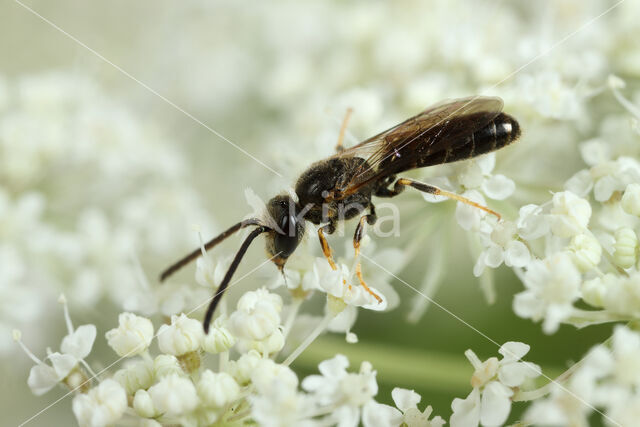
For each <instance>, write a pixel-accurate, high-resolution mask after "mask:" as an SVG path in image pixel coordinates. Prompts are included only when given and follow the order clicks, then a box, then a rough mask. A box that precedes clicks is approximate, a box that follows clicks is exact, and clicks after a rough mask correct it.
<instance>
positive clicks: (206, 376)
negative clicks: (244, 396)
mask: <svg viewBox="0 0 640 427" xmlns="http://www.w3.org/2000/svg"><path fill="white" fill-rule="evenodd" d="M197 390H198V396H199V397H200V399H201V400H202V402H203V403H204V404H205V405H207V406H213V407H216V408H222V407H224V406H227V405H228V404H230V403H232V402H233V401H235V400H236V399H237V398H238V397H239V396H240V386H239V385H238V383H237V382H236V380H234V379H233V377H232V376H231V375H229V374H227V373H226V372H221V373H219V374H217V373H214V372H212V371H210V370H209V369H207V370H206V371H204V372H203V373H202V375H201V376H200V381H198V386H197Z"/></svg>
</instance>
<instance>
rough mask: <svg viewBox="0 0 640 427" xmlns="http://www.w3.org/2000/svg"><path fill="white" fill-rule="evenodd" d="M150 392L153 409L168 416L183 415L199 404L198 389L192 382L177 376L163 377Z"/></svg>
mask: <svg viewBox="0 0 640 427" xmlns="http://www.w3.org/2000/svg"><path fill="white" fill-rule="evenodd" d="M148 391H149V396H151V400H152V401H153V407H154V408H156V410H157V411H158V412H160V413H163V414H166V415H181V414H184V413H186V412H189V411H192V410H193V409H195V408H196V407H197V406H198V404H199V400H198V394H197V392H196V387H195V386H194V385H193V383H192V382H191V380H190V379H189V378H185V377H181V376H179V375H176V374H172V375H168V376H166V377H163V378H162V379H161V380H160V381H158V383H157V384H155V385H153V386H151V387H150V388H149V390H148Z"/></svg>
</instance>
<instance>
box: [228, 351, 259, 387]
mask: <svg viewBox="0 0 640 427" xmlns="http://www.w3.org/2000/svg"><path fill="white" fill-rule="evenodd" d="M260 360H262V358H261V357H260V353H258V352H257V351H255V350H250V351H249V352H248V353H245V354H243V355H242V356H240V358H239V359H238V360H236V361H232V362H230V366H229V372H230V373H231V375H233V377H234V378H235V379H236V381H238V384H240V385H247V384H248V383H249V381H250V380H251V375H252V374H253V371H254V369H256V367H257V366H258V363H259V362H260Z"/></svg>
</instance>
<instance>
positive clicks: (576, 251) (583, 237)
mask: <svg viewBox="0 0 640 427" xmlns="http://www.w3.org/2000/svg"><path fill="white" fill-rule="evenodd" d="M569 251H570V253H571V256H572V258H573V261H574V263H575V264H576V267H578V269H579V270H580V271H582V272H585V271H589V270H591V269H593V268H595V267H596V266H597V265H598V264H599V263H600V259H601V258H602V246H600V242H598V239H596V238H595V237H593V236H592V235H591V234H578V235H576V236H574V237H573V238H572V239H571V243H570V244H569Z"/></svg>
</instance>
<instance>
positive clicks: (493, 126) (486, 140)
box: [471, 113, 520, 156]
mask: <svg viewBox="0 0 640 427" xmlns="http://www.w3.org/2000/svg"><path fill="white" fill-rule="evenodd" d="M519 136H520V125H519V124H518V122H517V121H516V119H514V118H513V117H511V116H509V115H508V114H505V113H500V114H499V115H498V116H497V117H496V118H495V119H493V120H492V121H491V122H490V123H489V124H487V125H486V126H485V127H484V128H482V129H480V130H479V131H477V132H475V133H474V134H473V139H474V140H475V150H474V151H475V152H473V153H471V156H477V155H479V154H484V153H489V152H491V151H494V150H498V149H500V148H502V147H504V146H505V145H509V144H510V143H512V142H513V141H515V140H516V139H518V137H519Z"/></svg>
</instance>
